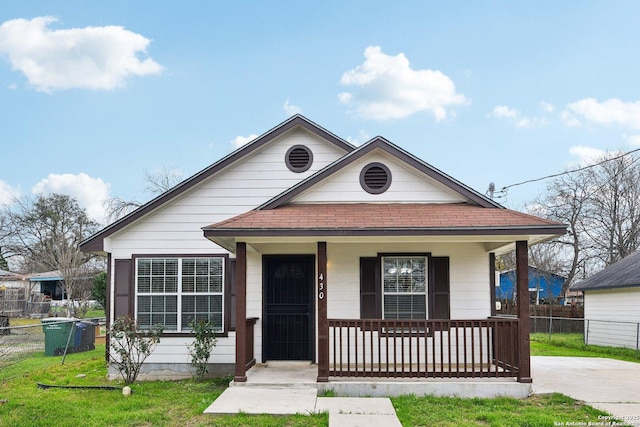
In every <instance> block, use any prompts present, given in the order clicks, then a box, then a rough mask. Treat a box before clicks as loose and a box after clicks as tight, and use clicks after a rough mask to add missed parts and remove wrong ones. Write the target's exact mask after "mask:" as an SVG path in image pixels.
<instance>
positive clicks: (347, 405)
mask: <svg viewBox="0 0 640 427" xmlns="http://www.w3.org/2000/svg"><path fill="white" fill-rule="evenodd" d="M325 411H326V412H329V413H330V414H368V415H394V416H395V415H396V410H395V409H394V408H393V405H392V404H391V400H390V399H388V398H384V397H319V398H318V400H317V402H316V412H325Z"/></svg>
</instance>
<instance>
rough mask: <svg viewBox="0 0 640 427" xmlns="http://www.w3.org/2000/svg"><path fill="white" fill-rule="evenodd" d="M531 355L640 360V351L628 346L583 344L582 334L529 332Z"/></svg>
mask: <svg viewBox="0 0 640 427" xmlns="http://www.w3.org/2000/svg"><path fill="white" fill-rule="evenodd" d="M531 355H532V356H570V357H606V358H609V359H618V360H625V361H627V362H640V353H638V352H637V351H635V350H632V349H629V348H617V347H601V346H597V345H585V344H584V341H583V337H582V334H553V335H552V336H551V339H549V335H548V334H545V333H535V334H531Z"/></svg>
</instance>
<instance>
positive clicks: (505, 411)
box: [0, 345, 604, 427]
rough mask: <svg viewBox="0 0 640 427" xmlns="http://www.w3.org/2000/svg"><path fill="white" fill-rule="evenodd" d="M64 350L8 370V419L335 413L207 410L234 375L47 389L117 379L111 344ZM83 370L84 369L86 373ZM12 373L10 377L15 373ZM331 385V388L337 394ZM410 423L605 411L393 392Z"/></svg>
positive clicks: (75, 422) (94, 420) (575, 416)
mask: <svg viewBox="0 0 640 427" xmlns="http://www.w3.org/2000/svg"><path fill="white" fill-rule="evenodd" d="M60 362H61V357H45V356H44V355H43V354H37V355H35V356H34V357H31V358H28V359H25V360H24V361H22V362H20V363H17V364H15V365H12V366H11V367H9V368H7V370H8V371H7V372H8V373H10V375H8V376H5V377H4V379H3V376H2V375H5V371H4V370H3V372H1V373H0V401H6V402H5V403H2V404H0V426H3V427H4V426H17V427H20V426H33V425H37V426H56V427H57V426H74V427H75V426H103V425H113V426H207V425H215V426H256V427H258V426H260V427H261V426H274V427H275V426H327V425H328V422H329V417H328V415H327V414H315V415H307V416H305V415H295V416H287V417H275V416H269V415H247V414H238V415H232V416H212V415H204V414H202V412H203V411H204V409H205V408H206V407H208V406H209V405H210V404H211V403H212V402H213V401H214V400H215V399H216V398H217V397H218V396H219V395H220V394H221V393H222V392H223V391H224V390H225V388H226V387H227V381H228V379H220V380H217V381H211V380H209V381H204V382H195V381H192V380H184V381H149V382H140V383H136V384H134V385H133V387H132V388H133V394H132V395H131V396H129V397H125V396H123V395H122V393H121V392H120V391H119V390H117V391H108V390H79V389H76V390H73V389H47V390H43V389H39V388H38V387H37V386H36V382H41V383H45V384H56V385H111V386H119V387H121V386H122V385H123V384H122V382H120V381H108V380H107V379H106V365H105V362H104V345H98V346H97V348H96V350H95V351H91V352H85V353H76V354H71V355H68V356H67V359H66V362H65V364H64V365H61V364H60ZM79 374H82V376H78V375H79ZM7 378H10V379H7ZM332 394H333V393H332V392H327V393H326V396H330V395H332ZM391 400H392V402H393V405H394V407H395V408H396V411H397V414H398V418H399V419H400V421H401V423H402V425H404V426H430V425H438V426H550V425H553V423H554V422H562V421H564V422H566V421H573V422H585V423H588V422H590V421H591V422H597V421H598V415H603V414H604V413H603V412H600V411H597V410H595V409H593V408H591V407H589V406H586V405H583V404H582V403H580V402H576V401H574V400H573V399H570V398H568V397H565V396H562V395H559V394H553V395H537V396H533V397H531V398H529V399H525V400H517V399H508V398H500V399H455V398H436V397H415V396H403V397H398V398H392V399H391Z"/></svg>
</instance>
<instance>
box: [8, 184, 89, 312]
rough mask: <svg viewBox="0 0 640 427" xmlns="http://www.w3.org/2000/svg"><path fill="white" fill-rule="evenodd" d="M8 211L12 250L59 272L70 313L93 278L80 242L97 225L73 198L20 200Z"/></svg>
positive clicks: (58, 196)
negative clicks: (74, 303)
mask: <svg viewBox="0 0 640 427" xmlns="http://www.w3.org/2000/svg"><path fill="white" fill-rule="evenodd" d="M7 212H8V219H9V222H10V224H11V227H12V229H13V230H14V234H13V244H12V247H13V250H14V251H15V252H16V253H17V254H20V255H22V256H24V257H25V258H28V259H32V260H36V261H38V262H40V263H42V264H43V265H45V266H46V267H47V268H49V269H51V270H58V271H59V272H60V275H61V276H62V278H63V279H64V281H63V287H64V292H65V293H66V295H67V299H68V301H69V302H70V304H69V305H68V311H69V314H71V312H72V311H73V304H72V301H73V299H74V298H79V297H83V298H85V297H87V296H88V295H89V294H88V293H87V281H88V280H87V279H88V278H90V277H92V276H93V274H92V273H93V272H92V270H93V267H92V266H91V265H90V263H89V261H91V259H92V258H93V256H92V255H89V254H85V253H83V252H81V251H80V242H82V240H84V239H85V238H86V237H88V236H89V235H91V234H92V233H93V232H95V231H96V230H97V228H98V224H97V223H96V222H95V221H93V220H91V219H90V218H89V216H88V215H87V213H86V211H85V210H84V209H83V208H81V207H80V206H79V205H78V202H77V201H76V200H75V199H74V198H72V197H70V196H67V195H63V194H51V195H48V196H45V195H42V194H39V195H37V196H36V197H35V199H32V198H23V199H19V200H16V201H15V203H14V205H13V206H12V207H11V208H10V209H9V210H8V211H7ZM89 282H90V281H89ZM89 289H90V288H89Z"/></svg>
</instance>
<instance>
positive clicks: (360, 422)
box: [329, 414, 402, 427]
mask: <svg viewBox="0 0 640 427" xmlns="http://www.w3.org/2000/svg"><path fill="white" fill-rule="evenodd" d="M329 425H330V426H331V427H402V424H400V420H398V417H396V416H395V415H353V414H329Z"/></svg>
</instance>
